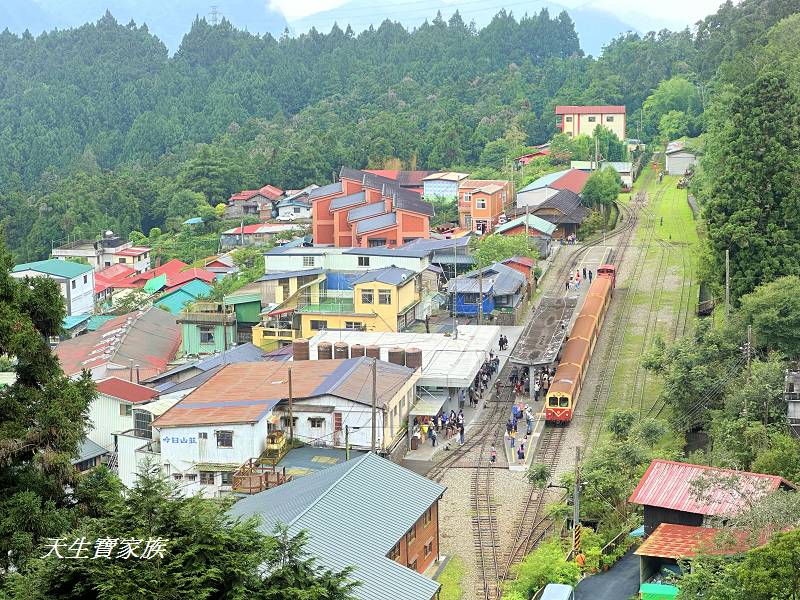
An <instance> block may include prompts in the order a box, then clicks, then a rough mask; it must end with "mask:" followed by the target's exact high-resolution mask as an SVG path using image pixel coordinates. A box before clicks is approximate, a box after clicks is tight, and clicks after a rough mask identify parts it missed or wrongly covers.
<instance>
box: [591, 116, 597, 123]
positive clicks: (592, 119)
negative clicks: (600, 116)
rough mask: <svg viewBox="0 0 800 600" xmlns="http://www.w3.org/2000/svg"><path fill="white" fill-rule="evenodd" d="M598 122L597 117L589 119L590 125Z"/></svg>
mask: <svg viewBox="0 0 800 600" xmlns="http://www.w3.org/2000/svg"><path fill="white" fill-rule="evenodd" d="M596 120H597V117H589V123H594V122H595V121H596Z"/></svg>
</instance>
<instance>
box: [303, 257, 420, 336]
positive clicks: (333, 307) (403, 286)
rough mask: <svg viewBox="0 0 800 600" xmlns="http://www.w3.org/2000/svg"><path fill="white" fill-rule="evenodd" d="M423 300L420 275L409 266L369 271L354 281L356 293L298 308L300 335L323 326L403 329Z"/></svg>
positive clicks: (311, 334)
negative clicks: (418, 280) (418, 282)
mask: <svg viewBox="0 0 800 600" xmlns="http://www.w3.org/2000/svg"><path fill="white" fill-rule="evenodd" d="M419 301H420V292H419V289H418V286H417V277H416V274H415V273H414V272H413V271H410V270H409V269H401V268H399V267H386V268H384V269H375V270H372V271H367V272H365V273H364V274H363V275H361V276H360V277H358V278H357V279H356V280H355V281H354V282H353V296H352V298H350V297H342V298H332V297H329V298H323V299H320V300H319V302H317V303H314V302H310V303H308V304H306V305H304V306H301V307H299V308H298V310H297V312H298V314H299V317H300V334H301V336H302V337H305V338H310V337H312V336H313V335H314V334H316V332H317V331H320V330H323V329H353V330H359V331H401V330H403V329H405V328H406V326H407V325H410V324H411V323H412V322H413V321H414V319H415V316H414V312H415V308H416V306H417V304H419Z"/></svg>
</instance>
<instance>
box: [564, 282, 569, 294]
mask: <svg viewBox="0 0 800 600" xmlns="http://www.w3.org/2000/svg"><path fill="white" fill-rule="evenodd" d="M569 283H570V282H569V281H566V282H565V283H564V291H565V292H568V291H569Z"/></svg>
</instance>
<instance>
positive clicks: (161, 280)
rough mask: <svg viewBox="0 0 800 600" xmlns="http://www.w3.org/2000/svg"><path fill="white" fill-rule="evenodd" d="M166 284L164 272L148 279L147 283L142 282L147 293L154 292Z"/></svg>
mask: <svg viewBox="0 0 800 600" xmlns="http://www.w3.org/2000/svg"><path fill="white" fill-rule="evenodd" d="M166 285H167V275H166V273H165V274H163V275H159V276H158V277H153V278H152V279H149V280H148V281H147V283H145V284H144V291H145V292H147V293H148V294H155V293H156V292H157V291H158V290H160V289H161V288H163V287H164V286H166Z"/></svg>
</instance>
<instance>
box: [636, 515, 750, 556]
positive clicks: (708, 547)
mask: <svg viewBox="0 0 800 600" xmlns="http://www.w3.org/2000/svg"><path fill="white" fill-rule="evenodd" d="M723 532H725V533H724V534H723V535H722V536H720V534H722V533H723ZM718 538H719V539H718ZM752 547H753V544H750V543H748V532H746V531H737V530H733V529H717V528H715V527H694V526H691V525H673V524H672V523H661V525H659V526H658V527H657V528H656V530H655V531H654V532H653V533H651V534H650V537H648V538H647V539H646V540H645V541H644V543H642V545H641V546H639V548H638V549H637V550H636V552H634V554H638V555H639V556H655V557H658V558H672V559H676V560H677V559H679V558H691V557H693V556H697V555H698V554H718V555H720V554H738V553H740V552H747V551H748V550H750V548H752Z"/></svg>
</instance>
